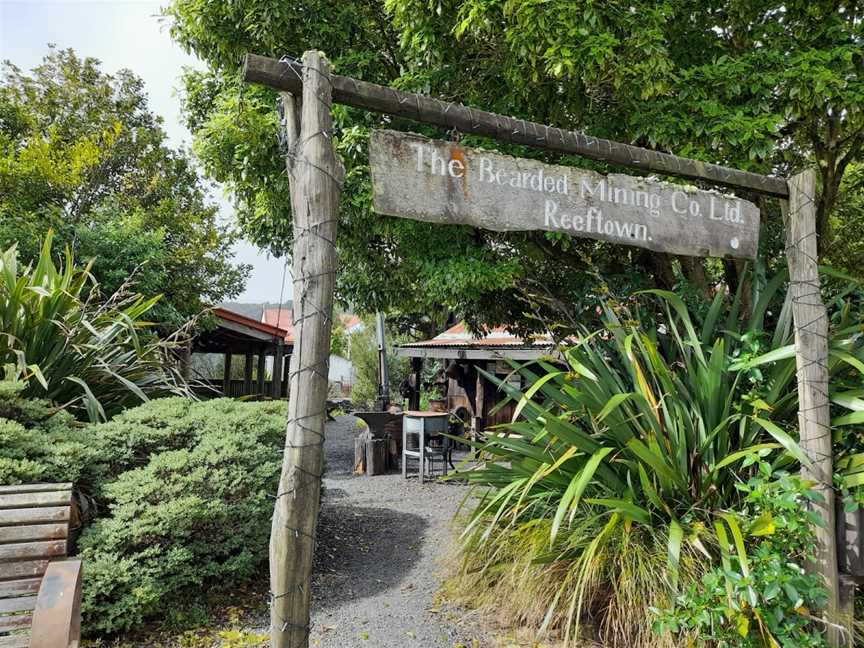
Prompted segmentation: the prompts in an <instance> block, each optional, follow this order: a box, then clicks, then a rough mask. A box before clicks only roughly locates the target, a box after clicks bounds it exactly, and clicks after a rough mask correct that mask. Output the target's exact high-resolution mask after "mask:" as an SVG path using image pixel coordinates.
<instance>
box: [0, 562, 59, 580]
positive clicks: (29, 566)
mask: <svg viewBox="0 0 864 648" xmlns="http://www.w3.org/2000/svg"><path fill="white" fill-rule="evenodd" d="M47 568H48V561H47V560H24V561H21V562H14V563H0V580H17V579H21V578H32V577H33V576H41V575H42V574H44V573H45V570H46V569H47Z"/></svg>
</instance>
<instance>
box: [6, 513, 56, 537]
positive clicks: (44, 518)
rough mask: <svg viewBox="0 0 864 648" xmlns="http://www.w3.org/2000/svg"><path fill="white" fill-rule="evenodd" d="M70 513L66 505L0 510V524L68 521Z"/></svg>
mask: <svg viewBox="0 0 864 648" xmlns="http://www.w3.org/2000/svg"><path fill="white" fill-rule="evenodd" d="M70 513H71V509H70V507H68V506H45V507H41V508H26V509H10V510H0V526H11V525H16V524H47V523H50V522H68V521H69V516H70ZM0 537H2V536H0Z"/></svg>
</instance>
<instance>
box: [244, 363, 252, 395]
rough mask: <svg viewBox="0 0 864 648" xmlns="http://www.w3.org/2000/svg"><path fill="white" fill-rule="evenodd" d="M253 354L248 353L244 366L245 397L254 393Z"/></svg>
mask: <svg viewBox="0 0 864 648" xmlns="http://www.w3.org/2000/svg"><path fill="white" fill-rule="evenodd" d="M252 369H253V366H252V354H251V353H248V352H247V353H246V362H245V364H244V365H243V396H248V395H249V394H251V393H252Z"/></svg>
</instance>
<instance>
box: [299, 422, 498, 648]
mask: <svg viewBox="0 0 864 648" xmlns="http://www.w3.org/2000/svg"><path fill="white" fill-rule="evenodd" d="M355 421H356V419H355V418H354V417H353V416H342V417H339V418H338V419H337V420H336V421H333V422H331V423H329V424H328V427H327V441H326V446H325V456H326V462H327V465H326V472H325V477H324V488H325V491H324V499H323V504H322V510H321V520H320V522H319V532H318V544H317V550H316V557H315V561H316V564H315V574H316V576H315V579H314V582H313V597H314V599H313V613H312V623H313V630H312V635H311V641H310V643H311V645H312V646H320V647H322V648H352V647H355V646H356V647H358V648H359V647H363V648H373V647H374V648H412V647H418V648H419V647H423V648H454V647H455V646H459V645H460V644H461V645H464V646H467V647H468V648H471V647H472V646H477V645H481V646H482V645H486V642H485V641H483V639H482V637H481V636H480V633H479V632H478V631H477V629H476V628H475V627H473V624H472V623H471V622H470V621H469V620H468V619H467V618H466V617H465V616H464V615H462V614H461V613H460V612H459V611H458V610H453V609H450V608H448V607H447V606H442V605H438V604H436V601H435V593H436V591H437V590H438V588H439V586H440V583H441V577H442V573H443V571H444V569H443V566H442V564H441V561H442V559H444V558H446V557H447V556H448V555H449V554H450V553H451V551H452V549H453V546H454V545H453V543H454V533H453V530H452V528H451V526H452V525H451V523H452V519H453V515H454V514H455V512H456V510H457V509H458V507H459V504H460V503H461V502H462V499H463V498H464V497H465V494H466V488H465V487H464V486H461V485H457V484H452V483H448V484H436V483H424V484H423V485H421V484H419V483H418V482H417V480H416V479H415V480H408V481H405V480H403V479H402V476H401V474H395V475H382V476H377V477H371V478H370V477H364V476H355V475H353V474H352V472H351V470H352V467H353V462H354V436H355V434H356V432H355V429H356V428H355ZM475 642H476V643H475Z"/></svg>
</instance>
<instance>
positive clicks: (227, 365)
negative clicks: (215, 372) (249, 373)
mask: <svg viewBox="0 0 864 648" xmlns="http://www.w3.org/2000/svg"><path fill="white" fill-rule="evenodd" d="M222 395H223V396H225V397H226V398H227V397H228V396H231V354H230V353H226V354H225V362H224V366H223V367H222Z"/></svg>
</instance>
